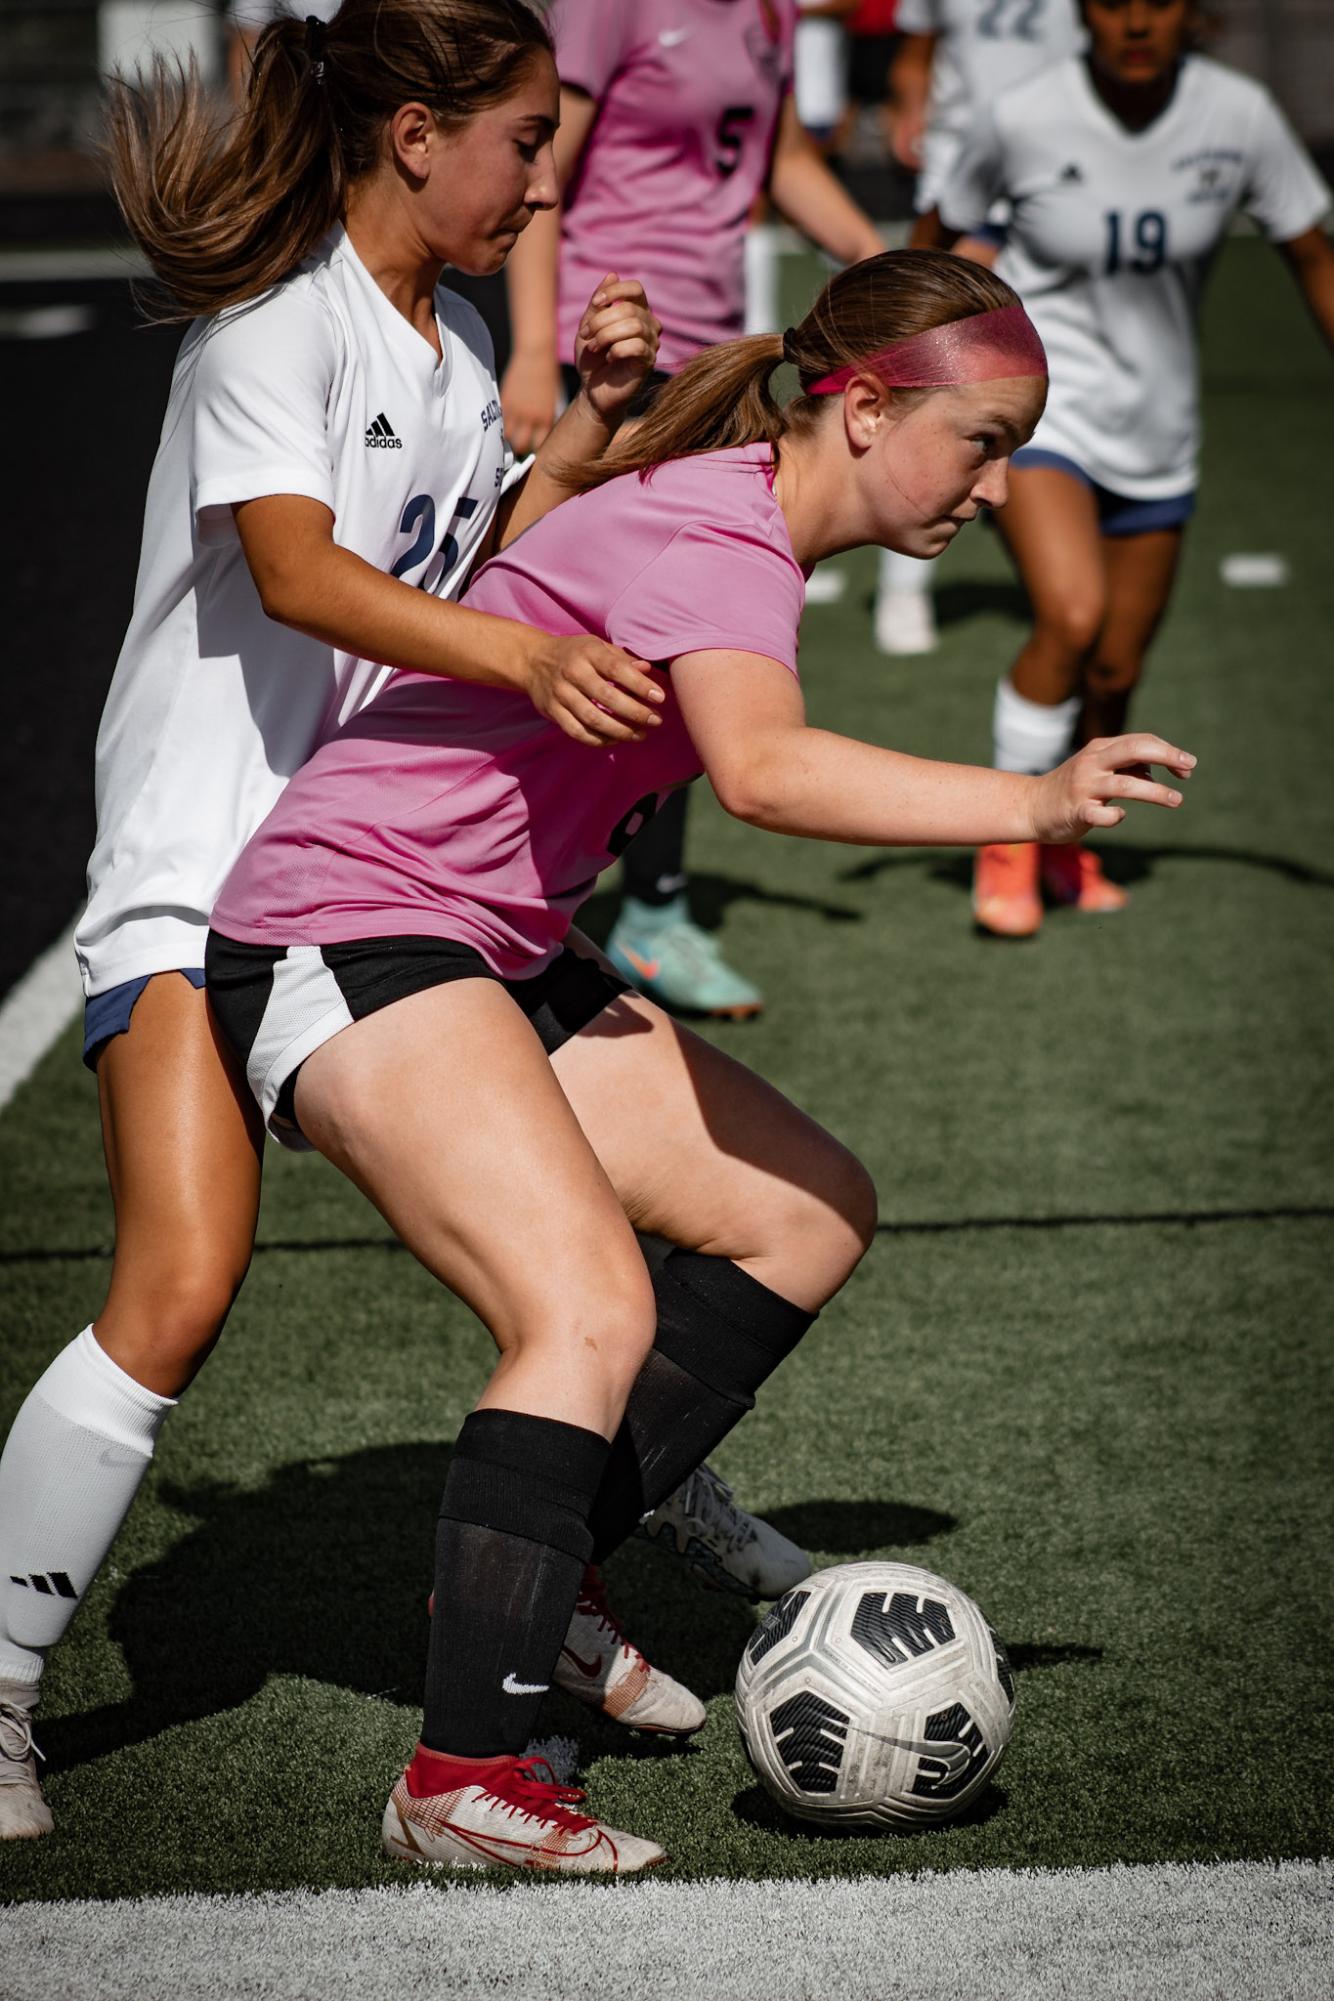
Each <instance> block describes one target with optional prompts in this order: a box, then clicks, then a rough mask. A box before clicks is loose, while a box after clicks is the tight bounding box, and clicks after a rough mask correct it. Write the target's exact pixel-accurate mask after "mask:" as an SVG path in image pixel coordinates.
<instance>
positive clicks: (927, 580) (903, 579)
mask: <svg viewBox="0 0 1334 2001" xmlns="http://www.w3.org/2000/svg"><path fill="white" fill-rule="evenodd" d="M935 564H936V559H935V557H934V556H905V555H904V554H903V553H902V551H901V550H899V549H882V550H881V551H880V569H879V574H878V576H877V578H876V590H877V591H878V592H879V593H880V594H881V595H882V596H883V594H884V593H885V592H886V591H912V592H917V591H929V590H930V589H931V588H932V587H933V585H934V583H935V574H936V571H935Z"/></svg>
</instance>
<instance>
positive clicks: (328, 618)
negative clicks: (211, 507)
mask: <svg viewBox="0 0 1334 2001" xmlns="http://www.w3.org/2000/svg"><path fill="white" fill-rule="evenodd" d="M253 568H254V565H253V564H252V570H253ZM256 584H257V586H258V588H259V592H260V601H261V603H262V604H263V606H264V609H265V611H266V612H267V613H268V615H269V617H270V618H272V619H276V620H277V622H278V623H279V624H281V625H290V626H292V627H293V628H294V629H295V630H296V631H297V632H304V633H306V634H307V635H308V636H309V637H310V638H311V639H318V640H320V641H322V642H323V644H325V645H326V646H333V647H336V648H338V650H339V651H340V652H343V653H353V654H357V655H359V656H360V657H361V658H362V659H363V660H376V661H379V662H381V663H382V664H383V665H384V666H386V667H401V668H407V669H411V670H412V671H414V672H416V673H419V674H446V675H449V676H450V677H451V678H452V679H454V680H458V681H475V682H479V683H481V684H483V685H485V686H488V687H493V688H513V689H517V690H523V691H525V692H526V690H527V687H528V682H529V678H530V666H531V663H532V660H533V657H534V655H535V653H536V652H537V650H538V649H539V648H540V647H541V645H542V643H543V640H544V637H545V635H542V634H539V633H537V632H536V631H535V630H534V629H533V628H532V627H531V626H526V625H519V624H518V623H517V622H516V621H514V620H511V619H504V618H492V617H490V616H488V615H487V614H486V613H485V612H477V611H469V610H468V609H467V608H466V607H465V606H464V605H459V604H454V603H452V602H451V601H450V600H449V599H446V598H438V597H434V596H432V594H431V593H430V592H429V591H423V590H418V589H417V588H416V587H415V586H414V585H411V584H404V583H400V582H399V580H398V578H397V577H387V576H386V575H385V573H384V571H383V570H377V569H376V568H375V566H374V564H372V563H367V562H363V560H362V558H361V557H360V556H355V555H353V554H352V552H351V551H350V550H348V549H340V548H338V547H337V546H336V545H334V544H324V545H323V546H322V547H316V548H313V549H307V550H303V551H302V552H300V553H299V554H298V555H297V556H296V558H295V560H293V561H291V562H290V563H287V564H273V565H271V566H269V567H268V568H267V569H266V570H265V571H264V573H263V574H262V576H256Z"/></svg>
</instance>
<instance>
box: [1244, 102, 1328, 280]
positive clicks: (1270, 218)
mask: <svg viewBox="0 0 1334 2001" xmlns="http://www.w3.org/2000/svg"><path fill="white" fill-rule="evenodd" d="M1250 140H1251V143H1250V156H1251V158H1250V170H1249V174H1248V176H1247V183H1246V192H1245V194H1244V195H1243V197H1242V207H1243V208H1244V209H1245V211H1246V213H1247V215H1249V216H1253V217H1254V218H1255V220H1256V222H1258V223H1259V225H1260V227H1261V229H1263V231H1264V233H1265V235H1266V236H1267V237H1269V238H1270V239H1271V240H1272V241H1273V242H1275V243H1287V242H1288V241H1290V239H1291V238H1292V237H1294V236H1301V235H1302V234H1303V233H1304V232H1305V231H1306V230H1308V229H1313V228H1314V227H1315V225H1316V223H1318V222H1319V220H1320V218H1321V216H1322V215H1324V213H1325V211H1326V210H1327V209H1328V208H1329V205H1330V192H1329V189H1328V187H1327V186H1326V185H1325V182H1324V181H1323V180H1322V179H1321V177H1320V174H1319V173H1318V172H1317V170H1316V166H1315V162H1314V161H1313V160H1312V158H1311V156H1310V154H1309V153H1308V152H1307V150H1306V148H1305V147H1304V146H1303V145H1302V142H1301V140H1300V139H1299V138H1298V137H1297V135H1296V133H1295V132H1294V131H1293V129H1292V127H1291V126H1290V125H1289V123H1288V121H1287V119H1286V118H1285V117H1284V116H1283V113H1282V112H1281V111H1280V110H1279V108H1278V106H1277V105H1276V104H1275V102H1274V100H1273V98H1272V97H1271V96H1270V95H1269V92H1268V91H1267V90H1261V89H1259V88H1257V90H1256V109H1255V117H1254V119H1253V121H1252V124H1251V134H1250Z"/></svg>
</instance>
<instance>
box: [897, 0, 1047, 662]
mask: <svg viewBox="0 0 1334 2001" xmlns="http://www.w3.org/2000/svg"><path fill="white" fill-rule="evenodd" d="M894 25H895V27H896V28H897V29H898V30H899V32H900V34H901V35H902V38H903V39H902V41H901V42H900V44H899V47H898V50H897V51H896V53H895V56H894V62H893V65H892V67H891V70H890V104H891V118H890V141H891V146H892V148H893V151H894V155H895V158H896V159H897V160H898V161H899V163H900V165H901V166H905V167H910V168H912V169H914V170H915V171H916V173H917V185H916V187H915V188H914V190H913V206H914V207H915V208H916V210H917V216H916V220H915V221H914V224H913V230H912V236H911V238H910V241H911V242H913V243H917V244H923V245H926V244H939V243H940V242H941V241H942V232H941V226H940V216H939V213H938V207H939V202H940V195H941V190H942V189H943V187H944V186H945V183H946V182H947V180H948V179H949V176H950V173H951V171H952V169H953V167H954V164H955V162H956V160H957V159H958V157H959V154H960V152H961V150H962V148H963V145H964V141H965V140H966V139H967V138H968V136H969V134H970V133H971V131H972V130H973V127H974V125H975V124H976V122H977V120H978V118H979V117H980V116H981V114H982V110H983V107H984V106H985V105H986V104H988V103H989V102H990V100H991V99H992V98H993V97H995V95H996V94H997V92H998V91H1002V90H1006V89H1008V88H1009V86H1010V85H1011V84H1016V83H1020V82H1022V80H1023V79H1024V78H1025V77H1028V76H1032V75H1033V73H1034V72H1035V71H1036V70H1040V69H1045V68H1046V66H1047V65H1048V64H1049V63H1053V62H1059V61H1060V60H1061V59H1062V57H1064V56H1068V55H1071V54H1073V52H1074V50H1075V49H1076V48H1077V47H1078V45H1079V24H1078V21H1077V19H1076V14H1075V0H899V6H898V10H897V12H896V14H895V16H894ZM933 577H934V572H933V570H932V569H931V568H930V567H929V565H927V564H925V563H917V562H914V561H913V559H912V557H911V556H901V555H899V554H898V552H897V551H896V550H891V549H886V550H884V551H882V553H881V557H880V568H879V576H878V579H877V584H876V594H875V611H874V614H873V624H874V630H875V638H876V644H877V645H878V646H879V647H880V649H881V651H882V652H885V653H928V652H930V651H931V649H932V647H933V646H934V645H935V643H936V621H935V611H934V607H933V605H932V600H931V592H932V582H933Z"/></svg>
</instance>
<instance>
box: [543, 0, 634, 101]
mask: <svg viewBox="0 0 1334 2001" xmlns="http://www.w3.org/2000/svg"><path fill="white" fill-rule="evenodd" d="M638 12H639V8H638V5H637V0H556V5H555V7H554V9H553V11H552V14H551V18H550V27H551V32H552V35H553V36H554V38H555V42H556V69H557V71H558V73H559V76H560V80H561V82H562V83H568V84H571V85H573V86H574V87H575V88H576V89H577V90H586V91H587V92H588V94H589V96H590V97H597V98H600V97H601V96H602V95H603V93H604V92H605V90H606V88H607V85H608V84H609V83H610V82H611V79H612V77H613V76H614V75H615V73H616V71H617V70H618V69H619V68H620V65H621V60H622V58H623V57H624V55H625V52H626V50H627V49H628V48H629V46H630V43H631V41H632V39H633V33H634V27H635V18H636V16H637V14H638Z"/></svg>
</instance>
